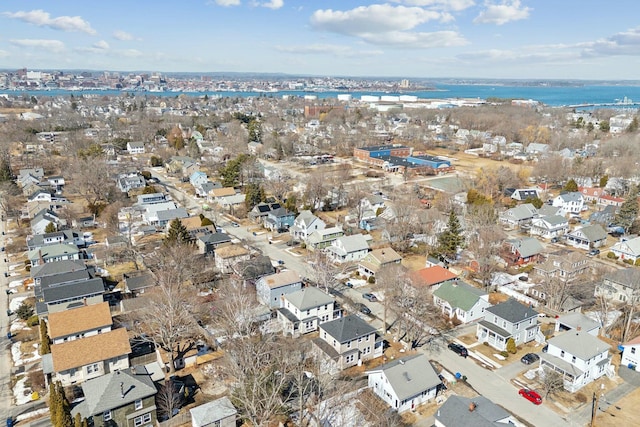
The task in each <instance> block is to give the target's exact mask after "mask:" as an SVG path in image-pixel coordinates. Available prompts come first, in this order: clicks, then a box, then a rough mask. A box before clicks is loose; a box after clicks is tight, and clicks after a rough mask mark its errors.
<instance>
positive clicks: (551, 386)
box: [541, 367, 564, 399]
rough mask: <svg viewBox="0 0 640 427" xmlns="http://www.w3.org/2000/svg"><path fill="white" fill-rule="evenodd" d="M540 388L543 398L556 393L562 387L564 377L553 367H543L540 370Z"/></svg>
mask: <svg viewBox="0 0 640 427" xmlns="http://www.w3.org/2000/svg"><path fill="white" fill-rule="evenodd" d="M541 375H542V388H543V389H544V393H545V394H544V397H545V399H546V398H547V396H549V395H553V394H556V393H557V392H559V391H560V390H562V388H563V387H564V379H563V378H562V374H560V373H558V372H556V371H555V370H553V369H550V368H547V367H545V368H544V369H543V372H542V374H541Z"/></svg>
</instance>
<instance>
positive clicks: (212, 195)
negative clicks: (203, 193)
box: [207, 187, 236, 203]
mask: <svg viewBox="0 0 640 427" xmlns="http://www.w3.org/2000/svg"><path fill="white" fill-rule="evenodd" d="M235 195H236V189H235V188H233V187H219V188H214V189H212V190H211V191H209V194H207V200H208V201H210V202H215V203H220V202H221V201H222V199H223V198H224V197H229V196H235Z"/></svg>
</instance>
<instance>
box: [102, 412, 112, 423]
mask: <svg viewBox="0 0 640 427" xmlns="http://www.w3.org/2000/svg"><path fill="white" fill-rule="evenodd" d="M102 419H103V420H104V421H111V411H104V412H103V413H102Z"/></svg>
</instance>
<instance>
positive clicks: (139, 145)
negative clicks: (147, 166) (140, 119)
mask: <svg viewBox="0 0 640 427" xmlns="http://www.w3.org/2000/svg"><path fill="white" fill-rule="evenodd" d="M127 153H129V154H143V153H144V142H142V141H129V142H127Z"/></svg>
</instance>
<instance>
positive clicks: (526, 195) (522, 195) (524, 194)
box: [511, 188, 540, 202]
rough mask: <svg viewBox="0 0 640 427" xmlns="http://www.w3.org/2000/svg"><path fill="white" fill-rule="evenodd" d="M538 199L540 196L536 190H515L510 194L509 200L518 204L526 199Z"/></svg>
mask: <svg viewBox="0 0 640 427" xmlns="http://www.w3.org/2000/svg"><path fill="white" fill-rule="evenodd" d="M539 197H540V195H539V194H538V189H537V188H517V189H515V190H514V191H513V193H511V198H512V199H513V200H518V201H520V202H523V201H525V200H527V199H537V198H539Z"/></svg>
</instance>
